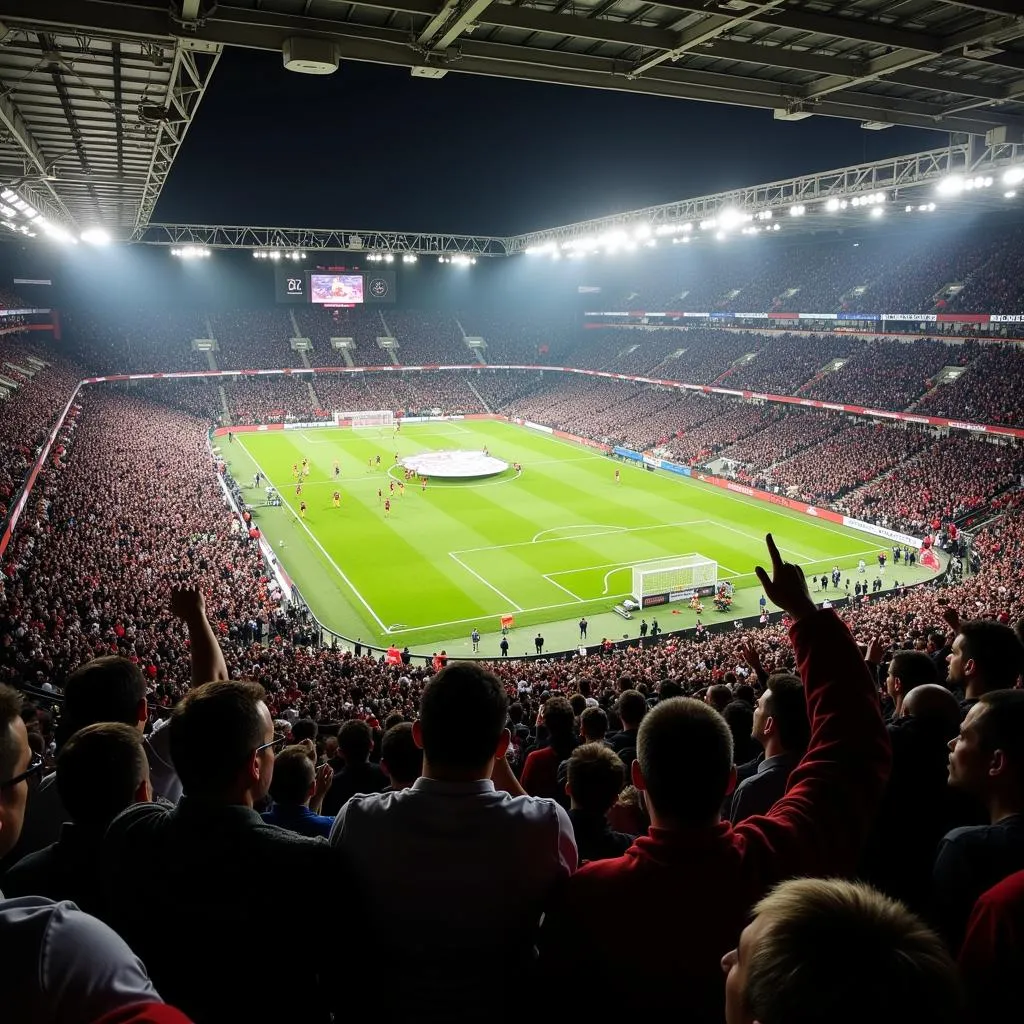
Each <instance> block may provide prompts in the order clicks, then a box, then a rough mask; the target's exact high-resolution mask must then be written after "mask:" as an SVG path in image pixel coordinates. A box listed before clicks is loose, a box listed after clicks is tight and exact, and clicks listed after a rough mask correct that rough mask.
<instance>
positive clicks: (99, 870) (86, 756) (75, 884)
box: [4, 722, 153, 917]
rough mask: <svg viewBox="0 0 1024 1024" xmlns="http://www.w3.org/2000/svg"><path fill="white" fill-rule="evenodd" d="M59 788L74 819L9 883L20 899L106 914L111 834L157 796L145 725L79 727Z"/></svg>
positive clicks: (64, 756)
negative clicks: (106, 853) (116, 823)
mask: <svg viewBox="0 0 1024 1024" xmlns="http://www.w3.org/2000/svg"><path fill="white" fill-rule="evenodd" d="M57 789H58V791H59V792H60V797H61V800H62V801H63V803H64V806H65V807H66V808H67V811H68V814H69V815H70V816H71V820H70V821H66V822H65V823H64V825H63V826H62V827H61V832H60V839H58V840H57V842H55V843H52V844H51V845H50V846H47V847H45V848H44V849H42V850H37V851H36V852H35V853H30V854H29V855H28V856H27V857H23V858H22V859H21V860H19V861H18V863H17V864H15V865H14V866H13V867H12V868H11V869H10V870H9V871H8V872H7V873H6V875H4V888H5V889H6V891H7V893H8V895H13V896H46V897H48V898H49V899H52V900H71V902H72V903H74V904H75V905H76V906H77V907H79V908H80V909H81V910H85V911H87V912H88V913H90V914H96V915H98V916H100V917H102V916H103V910H104V906H105V903H106V900H105V898H104V884H105V882H104V872H103V863H102V862H103V853H102V849H103V837H104V834H105V833H106V831H107V827H108V826H109V825H110V823H111V822H112V821H113V820H114V818H116V817H117V816H118V815H119V814H120V813H121V811H123V810H124V809H125V808H126V807H129V806H131V805H132V804H133V803H136V802H148V801H149V800H150V799H152V795H153V790H152V787H151V786H150V782H149V763H148V762H147V761H146V751H145V748H144V747H143V745H142V736H141V735H140V734H139V732H138V730H136V729H133V728H132V727H131V726H130V725H123V724H122V723H120V722H97V723H96V724H95V725H87V726H86V727H85V728H84V729H80V730H79V731H78V732H76V733H75V734H74V735H73V736H72V737H71V739H69V740H68V741H67V743H65V744H64V746H63V747H61V751H60V754H59V755H58V757H57Z"/></svg>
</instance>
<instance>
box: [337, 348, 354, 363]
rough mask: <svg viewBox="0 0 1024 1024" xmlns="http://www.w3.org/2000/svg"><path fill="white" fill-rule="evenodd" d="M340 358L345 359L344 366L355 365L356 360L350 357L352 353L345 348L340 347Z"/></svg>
mask: <svg viewBox="0 0 1024 1024" xmlns="http://www.w3.org/2000/svg"><path fill="white" fill-rule="evenodd" d="M340 352H341V358H342V359H344V360H345V365H346V366H355V365H356V361H355V360H354V359H353V358H352V353H351V352H349V350H348V349H347V348H343V349H340Z"/></svg>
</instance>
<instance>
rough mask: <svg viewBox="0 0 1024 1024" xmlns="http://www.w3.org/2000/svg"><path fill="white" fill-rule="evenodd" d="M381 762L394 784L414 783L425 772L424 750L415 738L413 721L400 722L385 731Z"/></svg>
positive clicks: (381, 747)
mask: <svg viewBox="0 0 1024 1024" xmlns="http://www.w3.org/2000/svg"><path fill="white" fill-rule="evenodd" d="M380 762H381V767H382V768H383V769H384V770H385V771H386V772H387V775H388V778H389V779H391V784H392V786H394V785H402V784H406V785H409V784H412V783H413V782H415V781H416V780H417V779H418V778H419V777H420V775H422V774H423V751H422V750H420V748H419V747H418V746H416V741H415V740H414V739H413V734H412V722H400V723H399V724H398V725H393V726H392V727H391V728H390V729H388V731H387V732H386V733H384V738H383V739H382V740H381V743H380Z"/></svg>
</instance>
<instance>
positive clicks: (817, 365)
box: [715, 334, 857, 395]
mask: <svg viewBox="0 0 1024 1024" xmlns="http://www.w3.org/2000/svg"><path fill="white" fill-rule="evenodd" d="M856 348H857V342H855V341H854V340H853V339H852V338H850V337H849V336H848V335H843V334H819V335H817V336H816V337H815V338H814V339H813V341H812V340H811V339H809V338H806V337H801V336H800V335H799V334H780V335H778V336H776V337H771V336H769V337H768V338H767V339H766V341H765V343H764V344H763V345H761V346H759V347H758V349H757V352H756V354H755V355H754V357H753V358H752V359H750V360H749V361H748V362H742V363H739V364H737V365H736V366H733V367H730V368H729V369H728V370H726V371H725V373H723V374H722V375H721V376H719V377H718V379H717V380H716V381H715V384H717V385H719V386H720V387H723V388H740V389H743V390H748V391H760V392H762V393H764V394H769V395H798V394H805V393H806V392H803V391H801V388H803V386H804V385H805V384H807V383H808V381H810V380H812V379H813V378H814V377H815V376H816V375H817V374H818V373H820V372H821V371H822V370H824V369H825V368H826V367H827V366H829V365H830V364H831V363H832V362H833V361H834V360H836V359H839V358H845V357H847V356H849V355H850V353H851V352H852V351H854V350H855V349H856ZM829 376H831V374H830V375H829Z"/></svg>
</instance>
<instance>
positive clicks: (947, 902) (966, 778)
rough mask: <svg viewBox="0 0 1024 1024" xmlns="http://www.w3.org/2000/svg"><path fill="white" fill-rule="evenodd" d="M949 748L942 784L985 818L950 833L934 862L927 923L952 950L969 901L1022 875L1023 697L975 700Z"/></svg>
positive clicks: (1001, 693)
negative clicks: (976, 804) (966, 797)
mask: <svg viewBox="0 0 1024 1024" xmlns="http://www.w3.org/2000/svg"><path fill="white" fill-rule="evenodd" d="M949 749H950V755H949V782H950V785H952V786H955V787H957V788H958V789H962V790H964V791H965V792H967V793H969V794H971V795H973V796H975V797H977V798H978V799H979V800H981V801H982V802H983V803H984V805H985V809H986V811H987V813H988V824H986V825H975V826H973V827H966V828H958V829H954V830H953V831H952V832H950V833H949V834H948V835H947V836H946V837H945V838H944V839H943V840H942V843H941V845H940V846H939V851H938V854H937V855H936V858H935V868H934V871H933V874H932V883H933V887H934V889H933V892H934V915H935V923H936V925H937V926H938V928H939V930H940V931H941V932H942V935H943V936H944V938H945V939H946V942H947V943H948V944H949V948H950V949H951V950H954V951H956V950H959V948H960V944H961V942H962V941H963V936H964V930H965V928H966V926H967V920H968V917H969V916H970V913H971V908H972V907H973V906H974V902H975V900H977V899H978V897H979V896H980V895H981V894H982V893H983V892H985V891H986V890H987V889H990V888H991V887H992V886H993V885H995V884H996V883H997V882H1000V881H1001V880H1002V879H1004V878H1006V877H1007V876H1008V875H1011V874H1013V872H1015V871H1020V870H1022V869H1024V691H1021V690H997V691H995V692H990V693H984V694H982V695H981V697H979V698H978V700H977V701H976V702H975V703H974V704H973V705H972V707H971V709H970V710H969V711H968V712H967V717H966V718H965V719H964V720H963V723H962V724H961V726H960V733H959V735H958V736H957V737H956V738H955V739H953V740H950V742H949Z"/></svg>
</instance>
